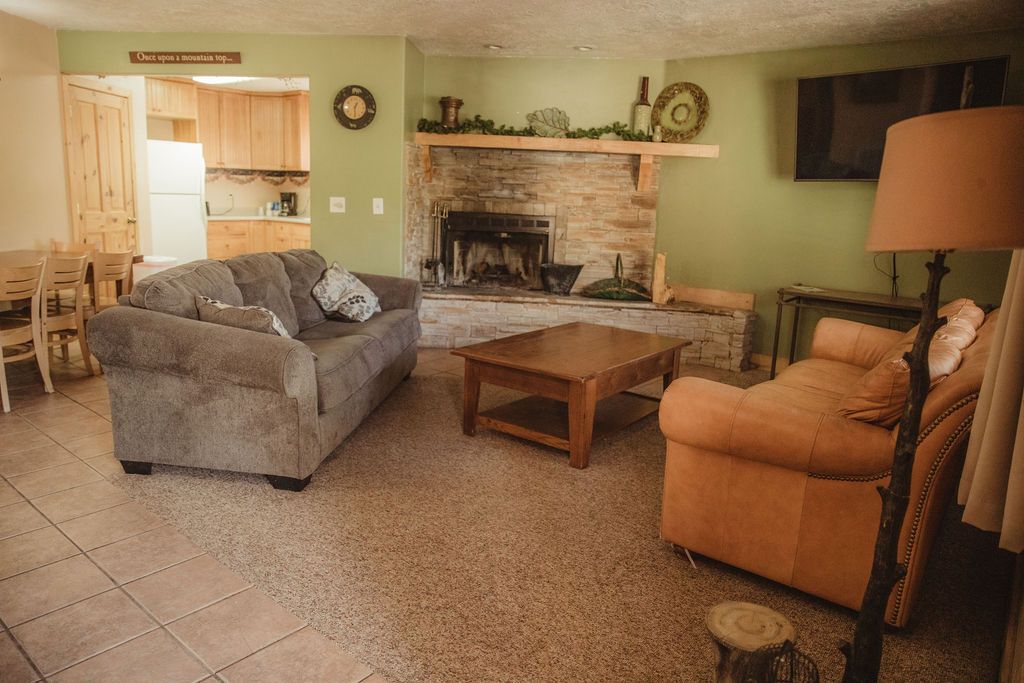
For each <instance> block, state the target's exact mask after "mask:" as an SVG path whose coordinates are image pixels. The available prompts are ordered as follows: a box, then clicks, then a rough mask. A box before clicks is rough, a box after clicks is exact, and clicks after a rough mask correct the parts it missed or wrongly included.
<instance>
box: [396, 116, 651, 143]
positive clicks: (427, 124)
mask: <svg viewBox="0 0 1024 683" xmlns="http://www.w3.org/2000/svg"><path fill="white" fill-rule="evenodd" d="M416 130H418V131H419V132H421V133H440V134H443V135H452V134H455V135H458V134H466V133H475V134H477V135H520V136H524V137H536V136H537V133H536V132H534V130H533V129H532V128H530V127H526V128H513V127H511V126H506V125H505V124H502V125H500V126H495V125H494V121H492V120H490V119H485V118H482V117H481V116H480V115H479V114H477V115H476V116H474V117H473V118H472V119H469V120H468V121H463V122H462V123H460V124H459V126H458V128H445V127H444V126H443V125H442V124H441V122H440V121H430V120H429V119H420V120H419V123H417V124H416ZM609 133H613V134H615V135H618V136H619V137H620V138H621V139H623V140H632V141H634V142H650V141H651V136H650V135H648V134H647V133H634V132H633V131H632V130H630V128H629V126H627V125H626V124H624V123H620V122H619V121H615V122H614V123H611V124H609V125H607V126H601V127H600V128H576V129H575V130H570V131H568V132H567V133H566V134H565V137H567V138H589V139H591V140H596V139H598V138H600V137H601V136H603V135H608V134H609Z"/></svg>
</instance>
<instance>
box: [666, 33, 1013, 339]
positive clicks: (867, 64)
mask: <svg viewBox="0 0 1024 683" xmlns="http://www.w3.org/2000/svg"><path fill="white" fill-rule="evenodd" d="M1005 54H1010V55H1011V60H1010V65H1011V73H1010V77H1009V86H1008V89H1007V102H1008V103H1019V102H1024V32H1020V31H1017V32H1005V33H989V34H978V35H970V36H962V37H946V38H941V39H934V40H926V41H915V42H905V43H886V44H881V45H860V46H851V47H837V48H822V49H812V50H796V51H787V52H772V53H763V54H751V55H739V56H731V57H713V58H706V59H687V60H675V61H671V62H669V63H668V67H667V71H666V76H667V80H668V81H670V82H674V81H680V80H686V81H692V82H694V83H697V84H699V85H700V86H701V87H702V88H704V90H705V91H706V92H707V93H708V98H709V99H710V102H711V115H710V117H709V119H708V124H707V127H706V128H705V129H704V131H703V132H702V133H701V134H700V136H699V137H698V138H697V140H696V142H710V143H716V144H718V145H721V156H720V158H719V159H717V160H704V159H666V160H664V161H663V163H662V175H661V198H660V204H659V207H658V241H657V249H658V250H659V251H665V252H667V253H668V269H669V274H670V278H671V279H672V280H675V281H679V282H685V283H688V284H691V285H695V286H700V287H714V288H719V289H732V290H740V291H749V292H755V293H756V295H757V312H758V313H759V314H760V316H761V325H759V333H758V337H757V338H756V340H755V350H757V351H760V352H762V353H768V352H769V351H770V349H771V334H772V331H773V330H774V326H775V290H776V289H778V288H779V287H781V286H784V285H788V284H793V283H797V282H802V283H805V284H813V285H819V286H823V287H836V288H845V289H854V290H864V291H877V292H888V291H889V282H888V280H887V279H886V278H885V276H883V275H882V274H880V273H878V272H877V271H876V270H875V269H874V268H873V266H872V256H873V255H872V254H868V253H866V252H865V251H864V240H865V238H866V236H867V227H868V223H869V220H870V216H871V208H872V203H873V201H874V193H875V187H876V183H871V182H800V183H796V182H793V163H794V155H795V153H794V144H795V142H794V141H795V135H796V79H797V78H798V77H804V76H816V75H822V74H830V73H842V72H847V71H859V70H866V69H880V68H887V67H896V66H906V65H913V64H925V63H930V62H941V61H951V60H958V59H968V58H975V57H988V56H995V55H1005ZM886 260H887V259H881V261H882V263H883V265H884V264H885V261H886ZM925 260H926V258H925V257H924V255H918V254H909V255H900V256H898V257H897V263H898V271H899V272H900V274H901V275H902V277H901V279H900V292H901V294H905V295H908V296H917V295H918V294H919V293H920V292H921V291H922V290H923V288H924V283H925V279H926V272H925V269H924V267H923V263H924V261H925ZM947 264H948V265H949V266H950V267H951V268H952V272H951V273H950V275H949V276H948V277H947V279H946V280H945V282H944V284H943V293H942V295H943V298H945V299H950V298H955V297H956V296H960V295H965V296H971V297H973V298H974V299H976V300H978V301H982V302H989V303H998V302H999V299H1000V298H1001V296H1002V292H1003V285H1004V283H1005V280H1006V272H1007V268H1008V264H1009V254H1008V253H1005V252H1000V253H975V254H969V253H954V254H951V255H950V256H949V257H948V259H947ZM809 328H810V324H808V325H807V326H806V329H809Z"/></svg>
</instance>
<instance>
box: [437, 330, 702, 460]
mask: <svg viewBox="0 0 1024 683" xmlns="http://www.w3.org/2000/svg"><path fill="white" fill-rule="evenodd" d="M690 343H691V342H688V341H685V340H683V339H673V338H671V337H660V336H658V335H656V334H646V333H643V332H632V331H630V330H622V329H619V328H616V327H605V326H602V325H589V324H586V323H570V324H568V325H559V326H558V327H551V328H548V329H546V330H537V331H536V332H527V333H526V334H517V335H515V336H513V337H506V338H504V339H496V340H494V341H489V342H483V343H481V344H474V345H472V346H464V347H462V348H459V349H455V350H454V351H452V353H453V354H454V355H456V356H462V357H463V358H465V359H466V378H465V384H464V387H463V395H462V431H463V432H465V433H466V434H468V435H470V436H472V435H473V434H475V433H476V428H477V427H478V426H480V427H489V428H491V429H496V430H498V431H501V432H505V433H506V434H512V435H513V436H518V437H521V438H524V439H530V440H531V441H537V442H539V443H542V444H545V445H548V446H552V447H554V448H560V449H561V450H563V451H569V464H570V465H571V466H573V467H577V468H583V467H586V466H587V463H588V462H589V460H590V444H591V442H592V441H593V439H594V437H595V436H597V437H600V436H604V435H606V434H610V433H612V432H615V431H618V430H619V429H622V428H623V427H626V426H627V425H630V424H633V423H634V422H636V421H637V420H640V419H642V418H644V417H646V416H648V415H650V414H651V413H653V412H655V411H657V410H658V404H659V401H658V400H657V399H654V398H650V397H647V396H641V395H639V394H634V393H628V392H625V390H626V389H629V388H631V387H635V386H637V385H639V384H643V383H644V382H647V381H649V380H652V379H655V378H657V377H659V376H660V377H662V378H663V381H664V385H665V386H666V387H667V386H668V385H669V383H670V382H671V381H672V380H673V379H675V378H676V377H677V376H678V373H679V356H680V353H681V351H682V348H683V347H684V346H687V345H689V344H690ZM481 382H487V383H488V384H496V385H498V386H502V387H507V388H509V389H515V390H517V391H522V392H525V393H528V394H533V395H532V396H529V397H528V398H524V399H520V400H518V401H513V402H512V403H508V404H506V405H503V406H498V407H497V408H492V409H490V410H487V411H484V412H482V413H480V412H478V410H477V408H478V404H479V401H480V383H481Z"/></svg>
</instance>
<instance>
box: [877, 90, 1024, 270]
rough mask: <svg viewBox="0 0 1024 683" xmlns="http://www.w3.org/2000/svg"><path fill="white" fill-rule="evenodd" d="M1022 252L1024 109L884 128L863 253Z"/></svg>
mask: <svg viewBox="0 0 1024 683" xmlns="http://www.w3.org/2000/svg"><path fill="white" fill-rule="evenodd" d="M1018 247H1024V106H1021V107H1016V106H1015V107H985V108H979V109H962V110H958V111H949V112H942V113H939V114H927V115H925V116H917V117H915V118H912V119H906V120H905V121H900V122H899V123H896V124H894V125H892V126H890V127H889V130H888V132H887V133H886V137H885V152H884V154H883V156H882V172H881V175H880V176H879V179H878V192H877V194H876V195H875V208H874V212H873V213H872V215H871V228H870V230H869V232H868V241H867V249H868V251H951V250H953V249H966V250H971V251H973V250H985V249H1014V248H1018Z"/></svg>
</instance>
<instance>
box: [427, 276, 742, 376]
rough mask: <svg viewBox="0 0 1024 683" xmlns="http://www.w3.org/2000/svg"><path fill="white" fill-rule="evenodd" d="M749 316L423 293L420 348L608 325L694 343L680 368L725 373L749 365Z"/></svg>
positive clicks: (693, 308)
mask: <svg viewBox="0 0 1024 683" xmlns="http://www.w3.org/2000/svg"><path fill="white" fill-rule="evenodd" d="M756 317H757V316H756V314H755V313H754V312H753V311H741V310H734V309H728V308H713V307H709V306H699V305H697V304H669V305H665V306H659V305H656V304H652V303H649V302H642V301H638V302H632V301H631V302H625V301H607V300H601V299H584V298H582V297H554V296H544V295H537V296H530V295H526V296H505V295H491V294H479V293H462V294H460V293H458V290H446V291H443V292H437V291H428V292H424V294H423V303H422V306H421V308H420V322H421V324H422V326H423V336H422V337H420V345H421V346H431V347H442V348H454V347H457V346H465V345H466V344H475V343H477V342H482V341H489V340H491V339H498V338H500V337H507V336H509V335H513V334H520V333H522V332H530V331H533V330H537V329H541V328H545V327H552V326H554V325H559V324H562V323H568V322H588V323H594V324H598V325H611V326H614V327H622V328H625V329H629V330H636V331H638V332H650V333H654V334H662V335H665V336H668V337H679V338H681V339H687V340H690V341H692V342H693V344H691V345H690V346H687V347H686V348H684V349H683V351H682V354H683V362H684V363H699V364H701V365H709V366H713V367H716V368H722V369H727V370H737V371H738V370H746V369H748V368H749V367H750V351H751V344H752V339H753V332H754V322H755V320H756Z"/></svg>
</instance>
